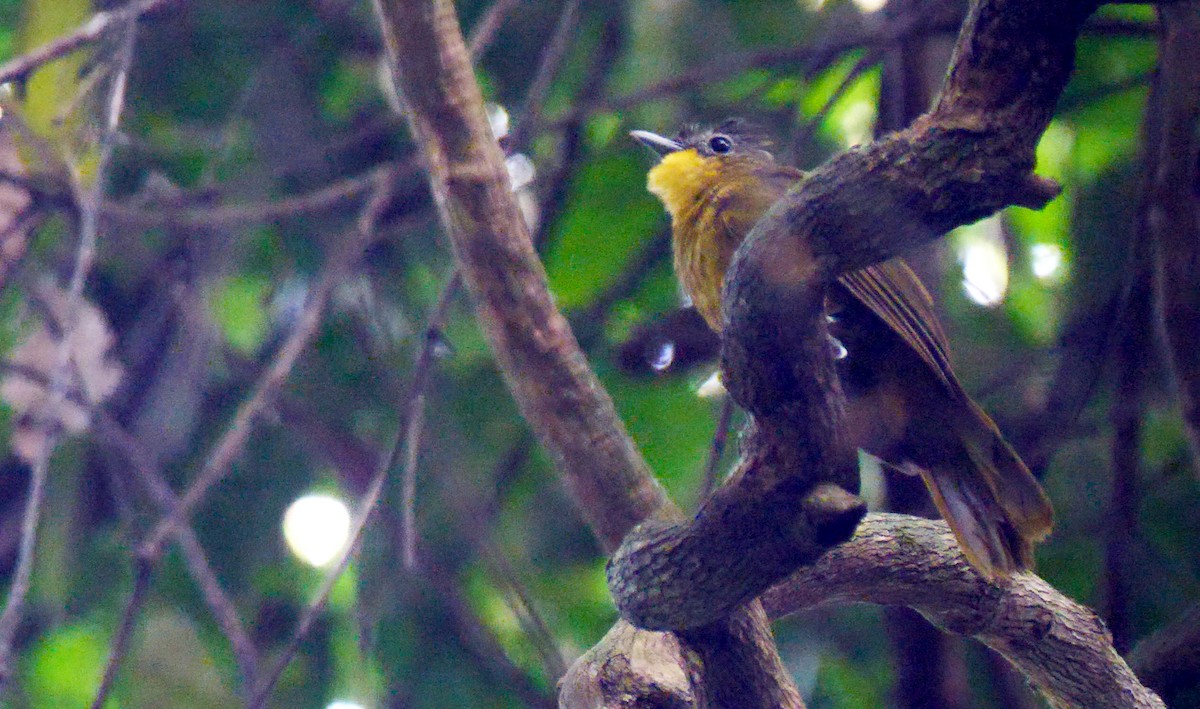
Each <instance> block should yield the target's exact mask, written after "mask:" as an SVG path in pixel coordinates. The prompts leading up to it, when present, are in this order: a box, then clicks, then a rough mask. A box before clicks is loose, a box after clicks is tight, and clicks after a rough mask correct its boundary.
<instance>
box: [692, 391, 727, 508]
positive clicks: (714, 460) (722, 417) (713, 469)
mask: <svg viewBox="0 0 1200 709" xmlns="http://www.w3.org/2000/svg"><path fill="white" fill-rule="evenodd" d="M732 419H733V399H731V398H729V397H728V396H725V397H722V399H721V410H720V413H718V414H717V430H716V431H714V432H713V439H712V445H711V446H709V449H708V460H706V461H705V463H704V483H703V485H702V486H701V487H700V499H701V500H705V499H707V498H708V496H709V495H711V494H712V491H713V490H716V489H717V482H718V480H719V476H720V472H721V471H720V465H721V457H722V456H724V455H725V442H726V441H727V440H728V438H729V423H730V421H731V420H732Z"/></svg>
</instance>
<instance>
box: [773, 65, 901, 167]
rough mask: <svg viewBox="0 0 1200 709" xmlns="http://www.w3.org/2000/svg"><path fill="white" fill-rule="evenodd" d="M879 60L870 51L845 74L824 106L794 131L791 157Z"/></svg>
mask: <svg viewBox="0 0 1200 709" xmlns="http://www.w3.org/2000/svg"><path fill="white" fill-rule="evenodd" d="M881 58H882V57H881V56H880V54H879V53H878V52H875V51H870V52H867V53H866V54H865V55H863V57H862V58H861V59H859V60H858V61H857V62H856V63H855V64H854V66H853V67H852V68H851V69H850V71H849V72H848V73H847V74H846V77H845V78H844V79H842V81H841V83H840V84H838V86H837V88H836V89H834V91H833V93H832V94H830V95H829V98H828V99H826V100H825V104H824V105H823V106H821V108H820V109H819V110H818V111H817V112H816V113H815V114H814V115H813V117H812V118H810V119H809V120H807V121H805V122H804V125H802V126H800V129H799V130H797V131H796V137H795V138H793V139H792V154H793V155H796V154H798V153H799V152H800V150H799V148H800V146H802V145H804V144H805V143H807V142H808V141H809V140H810V139H811V137H812V134H813V133H814V132H816V130H817V129H818V128H819V127H820V126H821V124H822V123H824V122H825V119H826V118H827V117H828V116H829V112H830V111H832V110H833V107H834V106H836V105H837V102H838V100H839V99H840V98H842V97H843V96H845V95H846V92H847V91H848V90H849V89H850V86H851V85H852V84H853V83H854V82H855V81H857V80H858V79H859V78H860V77H861V76H862V75H863V74H865V73H866V72H867V70H868V69H870V68H871V67H873V66H875V65H876V64H878V63H879V61H880V59H881Z"/></svg>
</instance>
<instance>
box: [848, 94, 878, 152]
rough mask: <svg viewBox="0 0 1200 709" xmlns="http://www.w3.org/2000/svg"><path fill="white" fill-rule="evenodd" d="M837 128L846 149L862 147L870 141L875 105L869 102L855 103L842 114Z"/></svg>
mask: <svg viewBox="0 0 1200 709" xmlns="http://www.w3.org/2000/svg"><path fill="white" fill-rule="evenodd" d="M839 124H840V125H839V127H840V128H841V129H842V138H843V140H845V142H846V147H848V148H850V147H854V146H855V145H862V144H863V143H866V142H867V141H869V140H871V134H872V131H873V129H874V124H875V104H873V103H871V102H870V101H855V102H854V103H852V104H850V105H849V106H847V107H846V110H845V111H843V112H842V116H841V120H840V121H839Z"/></svg>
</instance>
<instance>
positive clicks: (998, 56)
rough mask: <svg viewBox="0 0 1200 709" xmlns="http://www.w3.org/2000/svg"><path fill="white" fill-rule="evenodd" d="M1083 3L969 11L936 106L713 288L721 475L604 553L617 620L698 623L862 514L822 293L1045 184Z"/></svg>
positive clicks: (806, 200)
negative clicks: (672, 514)
mask: <svg viewBox="0 0 1200 709" xmlns="http://www.w3.org/2000/svg"><path fill="white" fill-rule="evenodd" d="M1094 7H1095V6H1094V5H1093V4H1090V3H1086V2H1085V3H1080V2H1077V1H1072V0H1059V1H1058V2H1056V3H1051V4H1049V5H1047V4H1045V3H1035V2H1032V0H979V1H978V2H976V3H975V4H974V5H973V6H972V8H971V11H970V13H969V14H968V16H967V20H966V22H965V23H964V25H963V29H962V34H961V35H960V37H959V41H958V45H957V47H956V50H955V57H954V60H953V62H952V65H951V69H950V72H949V75H948V77H947V79H946V83H945V85H944V86H943V89H942V95H941V98H940V99H939V101H938V103H937V105H936V107H935V108H934V110H933V111H932V112H931V113H929V114H927V115H925V116H922V117H921V118H919V119H918V120H917V121H916V122H915V124H914V125H913V126H912V127H910V128H909V129H907V130H905V131H902V132H900V133H897V134H894V135H892V136H889V137H886V138H884V139H881V140H879V141H877V142H875V143H872V144H870V145H868V146H866V147H864V148H861V149H857V150H852V151H849V152H846V153H843V154H841V155H839V156H837V157H835V158H834V159H833V160H831V161H830V162H829V163H827V164H826V165H824V166H823V167H821V168H818V169H817V170H816V171H814V172H813V173H810V175H809V177H808V178H807V179H806V180H805V181H804V183H803V184H802V186H801V187H800V188H799V189H798V190H797V191H795V192H793V193H792V194H790V195H788V196H787V197H786V198H784V199H782V200H780V201H779V202H778V203H777V204H776V205H775V206H774V207H772V209H771V210H770V212H769V213H768V214H767V216H766V217H764V218H763V220H762V221H760V222H759V223H758V225H757V226H756V227H755V229H754V230H753V232H752V233H751V234H750V237H749V238H748V239H747V241H746V243H745V244H743V246H742V247H741V248H740V249H739V250H738V253H737V255H736V256H735V258H734V263H733V265H732V268H731V271H730V273H729V275H728V277H727V283H726V292H725V294H724V309H725V312H726V315H727V316H728V317H727V323H726V327H725V329H724V333H723V340H722V367H723V374H724V380H725V382H726V385H727V387H728V388H729V391H730V393H731V394H732V395H733V397H734V399H735V400H736V401H737V402H738V403H739V404H741V405H742V406H743V407H744V408H746V409H747V410H748V411H749V412H750V413H751V414H753V416H754V422H755V423H754V428H753V429H752V430H751V432H750V434H749V435H748V436H746V438H745V443H744V452H743V460H742V463H741V465H740V466H739V468H738V471H737V472H736V474H735V475H734V477H733V478H732V479H731V481H730V482H729V483H727V484H726V485H725V486H724V487H723V488H722V489H721V490H719V491H718V492H717V493H716V494H715V495H714V496H713V497H712V498H711V499H710V500H709V501H708V502H707V503H706V504H705V505H704V507H703V508H702V509H701V510H700V512H699V513H698V514H697V516H696V518H695V519H694V520H692V521H689V522H686V523H670V524H667V523H661V522H657V521H655V522H651V523H648V524H647V525H645V526H643V527H642V528H641V529H639V530H637V531H636V532H635V533H634V534H632V535H630V537H629V538H628V539H627V540H626V543H625V545H624V546H623V547H622V548H621V549H620V550H618V552H617V553H616V554H615V555H614V557H613V560H612V562H611V564H610V569H609V586H610V588H611V590H612V592H613V595H614V597H615V598H616V601H617V606H618V608H619V609H620V610H621V612H622V615H623V616H624V617H625V618H626V619H628V620H630V621H631V622H633V623H634V624H635V625H640V626H642V627H647V628H652V629H660V630H661V629H679V628H690V627H695V626H696V625H700V624H704V623H708V622H711V621H713V620H714V619H716V618H719V617H721V616H722V615H723V614H725V613H727V612H728V611H729V610H730V609H731V608H734V607H736V606H737V605H738V604H739V603H742V602H744V601H746V600H748V599H749V598H753V597H754V596H755V595H757V594H758V593H760V592H762V591H763V590H764V589H765V588H767V587H768V586H769V585H771V584H772V583H774V582H776V581H778V580H779V579H780V578H782V576H783V575H785V574H787V573H788V569H789V568H795V567H796V566H798V565H801V564H805V563H809V562H811V561H812V559H814V558H815V557H816V556H817V555H819V554H820V552H821V549H822V548H823V547H825V546H827V545H830V544H836V543H838V542H839V541H842V540H843V539H845V538H846V537H848V536H849V534H850V533H851V532H852V531H853V529H854V525H855V524H856V523H857V521H858V519H859V518H861V516H862V514H863V513H864V511H865V508H864V507H863V506H862V504H861V501H859V500H857V498H855V497H854V496H853V495H852V494H851V492H852V491H855V490H856V489H857V475H856V461H855V459H854V456H853V451H850V450H848V448H847V446H846V445H845V443H844V442H843V441H842V440H841V430H842V425H841V418H842V409H843V407H844V400H843V397H842V394H841V390H840V386H839V384H838V379H837V375H836V372H835V371H834V368H833V361H832V356H831V354H830V348H829V346H828V340H827V335H826V329H825V322H824V313H823V304H824V289H825V286H826V285H827V284H828V283H829V282H831V281H832V280H833V279H834V278H836V277H837V276H838V275H840V274H841V273H844V272H846V271H849V270H853V269H857V268H861V267H863V266H867V265H870V264H872V263H877V262H879V261H883V260H885V259H887V258H890V257H891V256H894V255H896V254H897V253H899V252H900V251H901V250H903V249H906V248H908V247H912V246H916V245H918V244H921V243H925V242H927V241H931V240H932V239H934V238H936V237H938V236H940V235H942V234H944V233H946V232H947V231H949V230H950V229H951V228H953V227H955V226H959V225H961V224H965V223H969V222H972V221H975V220H976V219H979V218H981V217H984V216H986V215H988V214H991V213H992V212H994V211H995V210H997V209H999V208H1001V207H1004V206H1007V205H1010V204H1021V205H1025V206H1035V207H1040V206H1042V205H1044V204H1045V203H1046V202H1047V201H1049V200H1050V199H1051V198H1053V197H1054V196H1055V194H1057V186H1056V185H1054V184H1053V183H1051V182H1049V181H1046V180H1042V179H1040V178H1037V177H1036V176H1034V175H1033V174H1032V169H1033V163H1034V148H1035V146H1036V143H1037V140H1038V138H1039V137H1040V136H1041V133H1042V131H1043V130H1044V129H1045V127H1046V125H1047V124H1048V123H1049V121H1050V116H1051V114H1052V112H1053V109H1054V104H1055V102H1056V100H1057V98H1058V96H1059V94H1060V93H1061V91H1062V88H1063V86H1064V85H1065V84H1066V81H1067V78H1068V77H1069V76H1070V73H1071V68H1072V64H1073V58H1074V51H1075V50H1074V42H1075V38H1076V36H1077V34H1078V32H1079V29H1080V27H1081V26H1082V24H1083V22H1084V20H1085V19H1087V17H1088V15H1089V14H1091V11H1092V10H1093V9H1094Z"/></svg>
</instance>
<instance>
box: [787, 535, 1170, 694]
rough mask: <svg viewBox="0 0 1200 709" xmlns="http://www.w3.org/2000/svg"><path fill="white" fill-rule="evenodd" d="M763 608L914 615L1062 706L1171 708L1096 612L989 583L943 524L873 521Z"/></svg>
mask: <svg viewBox="0 0 1200 709" xmlns="http://www.w3.org/2000/svg"><path fill="white" fill-rule="evenodd" d="M763 601H764V604H765V605H766V607H767V610H768V612H770V613H771V615H772V616H773V617H779V616H782V615H786V614H787V613H792V612H795V611H797V610H799V609H802V608H811V607H814V606H818V605H821V604H826V603H854V602H864V603H876V604H880V605H902V606H908V607H910V608H913V609H915V610H917V611H919V612H920V613H921V614H922V615H924V616H925V617H926V618H928V619H929V621H930V622H932V623H933V624H935V625H937V626H938V627H940V628H942V629H944V630H946V631H948V632H952V633H957V634H960V635H969V636H972V637H974V638H976V639H977V640H979V641H980V642H982V643H984V644H985V645H987V646H988V647H990V648H992V649H993V650H996V651H997V652H999V653H1000V654H1001V655H1004V657H1006V658H1007V659H1008V660H1009V661H1010V662H1012V663H1013V665H1015V666H1016V667H1017V669H1019V670H1020V671H1021V672H1022V673H1024V674H1025V676H1026V677H1027V678H1028V679H1029V681H1030V682H1031V683H1033V684H1034V686H1035V687H1037V689H1038V690H1039V691H1040V692H1041V693H1042V694H1043V695H1044V696H1045V697H1046V698H1047V699H1048V700H1049V701H1050V702H1051V704H1052V705H1054V706H1057V707H1100V706H1103V707H1109V708H1110V709H1120V708H1122V707H1128V708H1130V709H1132V708H1134V707H1139V708H1145V707H1163V706H1164V704H1163V703H1162V700H1160V699H1159V698H1158V697H1157V696H1156V695H1155V694H1154V693H1153V692H1152V691H1150V690H1149V689H1147V688H1145V687H1144V686H1142V684H1141V683H1140V682H1138V680H1137V678H1136V677H1135V676H1134V674H1133V672H1132V671H1131V670H1130V669H1129V667H1128V665H1126V664H1125V661H1124V660H1122V659H1121V657H1120V656H1119V655H1118V654H1117V653H1116V651H1115V650H1113V647H1112V638H1111V636H1110V635H1109V633H1108V630H1107V628H1105V627H1104V623H1103V622H1102V621H1101V620H1100V619H1099V618H1098V617H1097V616H1096V614H1095V613H1093V612H1092V611H1091V610H1089V609H1088V608H1085V607H1083V606H1081V605H1079V604H1077V603H1075V602H1074V601H1072V600H1070V599H1069V598H1067V597H1065V596H1063V595H1062V594H1061V593H1059V592H1058V591H1056V590H1054V588H1053V587H1051V586H1050V585H1049V584H1047V583H1046V582H1045V581H1043V580H1042V579H1040V578H1038V577H1037V576H1034V575H1033V574H1030V573H1019V574H1016V575H1014V576H1013V577H1012V579H1011V581H1010V582H1007V583H1004V584H993V583H989V582H988V581H986V580H984V579H983V578H982V577H981V576H979V574H978V573H976V572H975V571H974V570H973V569H972V568H971V567H970V565H969V564H968V563H967V561H966V559H965V558H964V557H963V555H962V552H961V551H959V548H958V545H957V543H956V542H955V541H954V536H953V535H952V534H950V531H949V528H948V527H947V526H946V524H945V523H944V522H935V521H931V520H925V519H921V518H918V517H910V516H907V515H896V514H872V515H868V516H867V518H866V519H865V520H863V522H862V524H860V525H859V527H858V531H857V532H856V533H855V535H854V538H853V539H852V540H851V541H849V542H847V543H846V544H843V545H841V546H839V547H836V548H835V549H833V550H832V551H830V552H829V553H828V554H826V555H825V556H823V557H821V559H820V560H819V561H817V563H815V564H813V565H812V566H810V567H808V568H805V569H803V570H801V571H799V572H797V573H796V574H795V575H794V576H792V577H791V578H789V579H788V580H787V581H786V582H785V583H783V584H780V585H779V586H777V587H776V588H773V589H771V591H770V592H768V593H767V595H765V596H764V598H763Z"/></svg>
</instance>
